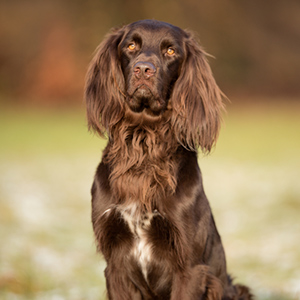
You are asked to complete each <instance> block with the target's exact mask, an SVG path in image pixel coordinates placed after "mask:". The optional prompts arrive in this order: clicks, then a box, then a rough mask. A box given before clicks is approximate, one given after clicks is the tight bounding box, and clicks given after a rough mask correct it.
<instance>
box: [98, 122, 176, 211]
mask: <svg viewBox="0 0 300 300" xmlns="http://www.w3.org/2000/svg"><path fill="white" fill-rule="evenodd" d="M126 121H127V120H126V119H124V120H123V121H122V122H120V124H117V126H115V128H114V130H113V132H111V139H110V141H109V143H108V145H107V147H106V149H105V151H104V153H103V162H104V163H108V164H109V165H110V170H111V174H110V177H109V180H110V186H111V191H112V193H113V194H114V197H115V199H116V203H120V204H126V203H128V204H130V203H136V204H138V205H139V206H140V209H141V210H145V211H153V210H154V209H155V208H156V207H157V202H159V200H160V199H161V198H162V197H164V198H165V197H169V196H171V195H172V194H173V193H174V192H175V189H176V185H177V179H176V173H177V170H176V165H177V164H176V157H175V156H176V155H175V154H176V150H177V148H178V144H177V143H176V142H175V139H174V137H173V136H172V131H171V129H170V125H169V124H170V123H169V122H167V121H166V120H161V122H158V123H156V124H150V125H149V124H143V123H142V124H139V125H132V122H126Z"/></svg>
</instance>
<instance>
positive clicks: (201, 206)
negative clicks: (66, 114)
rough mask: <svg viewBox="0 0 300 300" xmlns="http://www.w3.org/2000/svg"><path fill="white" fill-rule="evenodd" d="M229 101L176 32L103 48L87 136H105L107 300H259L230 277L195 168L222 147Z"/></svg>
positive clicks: (113, 38)
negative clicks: (220, 139)
mask: <svg viewBox="0 0 300 300" xmlns="http://www.w3.org/2000/svg"><path fill="white" fill-rule="evenodd" d="M150 37H151V38H150ZM132 42H134V46H135V48H133V49H134V50H131V48H129V47H128V45H129V44H130V43H132ZM170 45H171V46H172V47H173V48H174V49H175V51H174V53H173V52H172V51H171V52H170V53H171V54H170V55H168V53H167V50H168V47H170ZM173 48H172V49H173ZM143 72H145V73H143ZM222 96H223V94H222V92H221V91H220V89H219V88H218V86H217V84H216V82H215V80H214V78H213V75H212V72H211V69H210V67H209V65H208V62H207V60H206V53H205V52H204V51H203V49H202V48H201V47H200V46H199V44H198V43H197V42H196V41H195V39H194V37H193V35H192V34H190V33H188V32H186V31H183V30H181V29H180V28H178V27H176V26H173V25H170V24H168V23H164V22H158V21H153V20H144V21H139V22H136V23H133V24H129V25H126V26H123V27H121V28H119V29H115V30H113V31H112V33H110V34H109V35H108V36H107V37H106V38H105V39H104V41H103V42H102V43H101V44H100V46H99V47H98V49H97V51H96V54H95V57H94V59H93V61H92V62H91V65H90V67H89V70H88V74H87V81H86V89H85V97H86V105H87V119H88V126H89V128H90V129H91V130H94V131H96V132H97V133H99V135H100V136H105V135H106V134H107V136H108V144H107V147H106V149H105V150H104V152H103V157H102V162H101V163H100V165H99V166H98V169H97V172H96V175H95V180H94V184H93V188H92V221H93V227H94V232H95V236H96V240H97V244H98V248H99V251H101V252H102V253H103V255H104V258H105V259H106V261H107V268H106V271H105V276H106V280H107V293H108V298H109V299H122V300H126V299H166V300H167V299H171V300H177V299H178V300H179V299H181V300H185V299H186V300H192V299H195V300H196V299H210V300H212V299H223V300H225V299H227V300H229V299H232V300H233V299H237V300H247V299H252V295H251V294H250V292H249V290H248V288H246V287H244V286H239V285H233V284H232V282H231V279H230V277H229V276H228V275H227V272H226V261H225V254H224V251H223V247H222V243H221V239H220V236H219V234H218V232H217V229H216V227H215V223H214V220H213V217H212V214H211V210H210V207H209V204H208V201H207V198H206V196H205V194H204V190H203V187H202V177H201V172H200V169H199V167H198V164H197V148H199V147H200V148H201V149H202V151H203V152H204V153H208V152H210V151H211V149H212V147H213V145H214V144H215V142H216V140H217V137H218V133H219V129H220V123H221V113H222V111H223V109H224V106H223V103H222ZM144 251H148V252H147V253H148V254H149V255H148V256H147V255H146V257H144V256H143V255H145V253H146V252H144Z"/></svg>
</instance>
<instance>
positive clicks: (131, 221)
mask: <svg viewBox="0 0 300 300" xmlns="http://www.w3.org/2000/svg"><path fill="white" fill-rule="evenodd" d="M158 215H160V214H159V212H158V211H157V210H154V211H153V212H147V213H142V214H137V213H136V207H134V206H132V207H130V208H127V209H126V210H124V211H123V212H122V216H123V218H124V220H125V221H126V223H127V224H128V226H129V228H130V231H131V232H132V233H133V235H134V244H133V248H132V250H131V253H130V255H131V256H132V257H133V258H134V260H135V261H136V262H137V263H138V265H139V267H140V268H141V271H142V273H143V275H144V277H145V279H146V280H147V275H148V272H147V269H148V267H149V264H150V263H151V260H152V256H153V252H152V250H153V244H152V242H151V240H150V237H149V231H150V230H151V221H152V220H153V218H154V217H155V216H158Z"/></svg>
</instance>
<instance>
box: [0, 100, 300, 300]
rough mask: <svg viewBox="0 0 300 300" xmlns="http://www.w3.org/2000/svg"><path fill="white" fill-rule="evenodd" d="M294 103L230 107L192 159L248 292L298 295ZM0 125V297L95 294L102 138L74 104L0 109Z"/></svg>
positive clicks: (99, 270) (283, 299) (299, 197)
mask: <svg viewBox="0 0 300 300" xmlns="http://www.w3.org/2000/svg"><path fill="white" fill-rule="evenodd" d="M298 108H299V107H298V106H285V107H284V108H283V107H278V106H275V105H274V106H272V108H270V106H260V107H259V108H257V106H249V107H241V108H238V109H236V108H235V107H234V106H232V108H229V111H228V113H227V115H226V116H225V125H224V126H223V128H222V131H221V135H220V138H219V142H218V145H217V147H216V149H215V150H214V151H213V153H212V154H211V155H209V156H205V157H200V159H199V162H200V166H201V169H202V173H203V177H204V186H205V189H206V193H207V195H208V197H209V199H210V202H211V206H212V209H213V212H214V215H215V219H216V222H217V226H218V228H219V231H220V233H221V236H222V239H223V243H224V245H225V249H226V254H227V260H228V268H229V272H230V273H232V274H233V275H234V277H236V278H237V279H236V281H238V282H241V283H244V284H247V285H249V286H251V287H252V289H253V291H254V292H255V294H256V295H257V299H258V300H268V299H272V300H276V299H280V300H288V299H289V300H295V299H299V296H300V271H299V270H300V263H299V262H300V250H299V240H300V219H299V211H300V185H299V175H300V174H299V169H300V168H299V167H300V158H299V153H300V139H299V132H300V118H299V113H298V112H299V110H298ZM0 124H1V126H0V135H1V146H0V170H1V171H0V237H1V247H0V299H4V300H25V299H26V300H27V299H33V300H35V299H39V300H40V299H42V300H43V299H44V300H50V299H51V300H52V299H53V300H57V299H59V300H60V299H66V300H69V299H70V300H77V299H78V300H81V299H82V300H83V299H85V300H89V299H91V300H94V299H99V298H101V297H102V298H101V299H105V297H104V295H105V281H104V278H103V270H104V268H105V263H104V262H103V260H102V258H101V257H100V256H99V255H97V254H96V247H95V243H94V238H93V233H92V228H91V222H90V196H89V190H90V186H91V183H92V178H93V174H94V171H95V168H96V165H97V163H98V162H99V160H100V156H101V149H103V147H104V145H105V141H103V140H100V139H99V138H97V137H96V136H93V135H92V134H89V133H88V132H87V129H86V122H85V116H84V112H83V110H82V109H73V110H70V109H69V110H60V111H54V110H50V111H49V110H48V111H46V110H32V109H22V110H21V109H13V108H9V109H2V110H1V111H0Z"/></svg>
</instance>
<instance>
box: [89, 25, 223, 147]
mask: <svg viewBox="0 0 300 300" xmlns="http://www.w3.org/2000/svg"><path fill="white" fill-rule="evenodd" d="M85 96H86V102H87V116H88V123H89V126H90V128H92V129H94V130H96V131H97V132H98V133H100V134H101V135H103V134H104V132H105V131H107V132H108V133H109V134H111V133H112V131H113V128H114V126H115V125H116V124H117V123H119V122H121V121H122V119H123V118H124V117H126V115H127V114H134V115H135V116H136V118H137V119H138V118H140V121H141V122H142V120H144V119H147V122H149V120H150V122H154V123H155V122H157V120H159V119H161V118H163V116H165V115H167V114H168V116H170V117H169V119H168V120H169V124H170V129H172V130H173V133H174V139H177V141H178V142H179V143H180V144H182V145H183V146H185V147H187V148H189V149H193V150H195V149H196V148H197V147H198V146H200V147H201V148H202V150H204V151H210V149H211V147H212V145H213V144H214V142H215V141H216V138H217V135H218V131H219V126H220V115H221V111H222V109H223V105H222V101H221V96H222V93H221V91H220V90H219V88H218V86H217V85H216V82H215V80H214V78H213V76H212V73H211V69H210V67H209V65H208V63H207V60H206V56H205V52H204V51H203V50H202V49H201V47H200V46H199V44H198V43H197V42H196V41H195V39H194V38H193V36H192V35H191V34H190V33H188V32H186V31H184V30H182V29H180V28H179V27H176V26H173V25H171V24H168V23H164V22H158V21H153V20H143V21H138V22H135V23H132V24H129V25H127V26H123V27H122V28H120V29H117V30H114V31H113V32H112V33H110V34H109V35H108V36H107V37H106V39H105V40H104V41H103V42H102V43H101V44H100V45H99V47H98V50H97V53H96V55H95V57H94V59H93V61H92V63H91V65H90V68H89V71H88V75H87V83H86V91H85Z"/></svg>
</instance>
